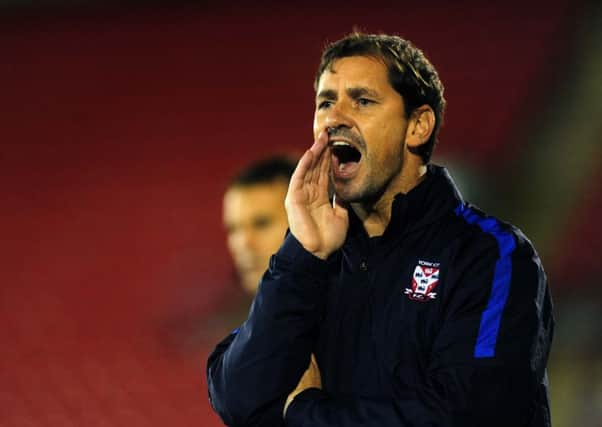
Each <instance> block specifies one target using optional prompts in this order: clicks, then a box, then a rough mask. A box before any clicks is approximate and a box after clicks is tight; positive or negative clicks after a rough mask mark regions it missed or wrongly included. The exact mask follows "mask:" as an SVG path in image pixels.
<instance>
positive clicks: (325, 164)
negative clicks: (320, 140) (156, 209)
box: [318, 148, 332, 199]
mask: <svg viewBox="0 0 602 427" xmlns="http://www.w3.org/2000/svg"><path fill="white" fill-rule="evenodd" d="M331 162H332V159H331V155H330V148H326V149H325V150H324V151H323V153H322V158H321V159H320V170H319V174H318V186H319V189H320V194H321V195H322V196H324V197H326V198H327V199H328V184H329V181H330V177H329V174H330V164H331Z"/></svg>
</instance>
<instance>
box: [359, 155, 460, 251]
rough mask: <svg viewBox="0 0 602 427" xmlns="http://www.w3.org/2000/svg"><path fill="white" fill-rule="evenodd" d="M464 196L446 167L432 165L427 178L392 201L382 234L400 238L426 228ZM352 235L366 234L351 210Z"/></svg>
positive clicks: (458, 202)
mask: <svg viewBox="0 0 602 427" xmlns="http://www.w3.org/2000/svg"><path fill="white" fill-rule="evenodd" d="M461 202H462V196H461V195H460V192H459V190H458V188H457V187H456V185H455V183H454V181H453V179H452V178H451V176H450V174H449V172H447V169H445V168H444V167H441V166H437V165H433V164H429V165H428V166H427V173H426V177H425V179H424V180H423V181H422V182H420V183H419V184H418V185H417V186H416V187H414V188H413V189H412V190H410V191H409V192H408V193H406V194H403V193H399V194H397V195H396V196H395V198H394V200H393V206H392V210H391V221H390V222H389V225H388V226H387V228H386V229H385V232H384V234H383V236H382V237H383V239H384V240H390V239H391V238H395V237H401V236H403V235H405V234H407V233H409V232H412V231H414V230H417V229H419V228H422V227H426V226H428V225H429V224H432V223H433V222H436V221H437V220H438V219H440V218H441V217H442V216H444V215H447V214H449V213H450V212H452V211H453V210H454V209H455V208H456V207H457V206H458V204H460V203H461ZM349 226H350V230H349V235H348V236H349V237H351V236H357V237H359V235H363V238H366V237H367V234H366V231H365V230H364V227H363V225H362V222H361V220H360V219H359V218H358V217H357V215H355V213H354V212H353V209H350V210H349Z"/></svg>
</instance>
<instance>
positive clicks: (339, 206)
mask: <svg viewBox="0 0 602 427" xmlns="http://www.w3.org/2000/svg"><path fill="white" fill-rule="evenodd" d="M332 209H333V210H334V214H335V216H337V217H340V218H347V217H348V215H349V212H348V211H347V204H346V203H345V202H344V201H342V200H341V199H340V198H337V195H336V193H335V194H333V196H332Z"/></svg>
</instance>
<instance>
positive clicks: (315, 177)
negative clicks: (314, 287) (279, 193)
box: [285, 131, 349, 259]
mask: <svg viewBox="0 0 602 427" xmlns="http://www.w3.org/2000/svg"><path fill="white" fill-rule="evenodd" d="M330 162H331V158H330V149H329V148H328V134H327V133H326V132H325V131H322V132H320V135H319V136H318V139H317V140H316V141H315V142H314V144H313V145H312V146H311V148H310V149H309V150H307V151H306V152H305V154H303V157H301V160H299V164H298V165H297V168H296V169H295V172H294V173H293V176H292V177H291V181H290V184H289V188H288V193H287V195H286V200H285V206H286V212H287V215H288V223H289V227H290V230H291V233H293V236H295V237H296V238H297V240H298V241H299V242H300V243H301V245H303V247H304V248H305V249H306V250H307V251H308V252H311V253H312V254H314V255H315V256H317V257H319V258H322V259H326V258H328V256H329V255H330V254H331V253H333V252H334V251H336V250H337V249H339V248H340V247H341V246H342V245H343V242H344V241H345V237H346V235H347V229H348V228H349V217H348V216H347V209H345V208H344V207H342V206H340V205H338V204H336V203H335V204H334V206H333V205H331V204H330V201H329V200H328V181H329V173H330Z"/></svg>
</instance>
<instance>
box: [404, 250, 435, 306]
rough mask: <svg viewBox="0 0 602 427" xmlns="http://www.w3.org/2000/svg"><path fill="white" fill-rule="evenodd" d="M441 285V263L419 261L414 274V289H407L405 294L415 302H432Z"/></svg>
mask: <svg viewBox="0 0 602 427" xmlns="http://www.w3.org/2000/svg"><path fill="white" fill-rule="evenodd" d="M438 284H439V263H438V262H429V261H420V260H419V261H418V265H417V266H416V268H415V269H414V274H412V288H411V289H410V288H406V290H405V294H406V295H407V296H408V298H410V299H411V300H414V301H421V302H425V301H430V300H433V299H435V297H436V296H437V293H436V292H433V291H434V290H435V288H436V287H437V285H438Z"/></svg>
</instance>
